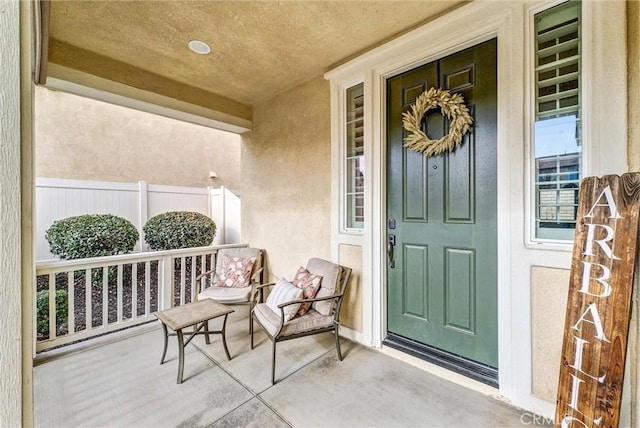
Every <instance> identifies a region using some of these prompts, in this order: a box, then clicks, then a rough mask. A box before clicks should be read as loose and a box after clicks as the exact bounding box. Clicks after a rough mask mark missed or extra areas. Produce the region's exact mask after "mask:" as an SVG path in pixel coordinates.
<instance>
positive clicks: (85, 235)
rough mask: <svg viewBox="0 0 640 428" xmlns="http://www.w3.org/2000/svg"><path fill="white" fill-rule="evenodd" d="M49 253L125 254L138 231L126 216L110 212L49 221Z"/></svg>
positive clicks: (82, 255)
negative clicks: (51, 222) (50, 222)
mask: <svg viewBox="0 0 640 428" xmlns="http://www.w3.org/2000/svg"><path fill="white" fill-rule="evenodd" d="M45 238H46V239H47V241H48V242H49V250H50V251H51V253H53V254H55V255H58V256H60V258H62V259H83V258H87V257H100V256H111V255H115V254H121V253H122V254H126V253H129V252H131V251H132V250H133V247H134V246H135V245H136V242H138V239H139V238H140V234H139V233H138V231H137V230H136V227H135V226H134V225H133V224H132V223H131V222H130V221H129V220H127V219H124V218H122V217H118V216H115V215H111V214H87V215H81V216H77V217H68V218H65V219H62V220H58V221H55V222H53V224H52V225H51V227H50V228H49V229H48V230H47V231H46V233H45Z"/></svg>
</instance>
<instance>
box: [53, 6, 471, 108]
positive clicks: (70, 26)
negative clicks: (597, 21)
mask: <svg viewBox="0 0 640 428" xmlns="http://www.w3.org/2000/svg"><path fill="white" fill-rule="evenodd" d="M462 3H464V1H459V0H437V1H426V0H422V1H391V0H387V1H61V0H54V1H52V3H51V13H50V29H49V52H48V56H49V58H48V59H49V64H50V65H51V64H55V65H57V66H63V67H64V69H65V70H69V69H70V70H74V71H81V72H83V73H86V74H88V75H90V76H97V77H100V78H102V79H106V80H108V81H112V82H118V83H121V84H124V85H126V86H128V87H133V88H137V89H142V90H144V91H148V92H151V93H156V94H160V95H163V96H167V97H170V98H173V99H177V100H180V101H186V102H188V103H191V104H195V105H199V106H202V107H205V108H208V109H211V110H217V111H219V112H223V113H225V114H230V115H232V116H234V117H242V118H244V119H248V120H250V119H251V118H250V116H251V105H253V104H255V103H258V102H261V101H264V100H268V99H270V98H271V97H272V96H274V95H275V94H277V93H279V92H281V91H284V90H286V89H289V88H291V87H295V86H296V85H298V84H300V83H302V82H304V81H307V80H309V79H311V78H313V77H317V76H319V75H321V74H322V73H324V72H325V71H327V70H329V69H331V68H332V67H333V66H335V65H338V64H340V63H342V62H345V61H346V60H348V59H350V58H352V57H354V56H356V55H358V54H359V53H361V52H364V51H366V50H369V49H371V48H372V47H375V46H377V45H380V44H381V43H383V42H385V41H387V40H389V39H391V38H393V37H395V36H397V35H399V34H401V33H404V32H406V31H408V30H410V29H412V28H415V27H416V26H418V25H421V24H423V23H424V22H426V21H429V20H431V19H433V18H434V17H436V16H439V15H441V14H443V13H446V12H448V11H450V10H452V9H453V8H456V7H458V6H459V5H461V4H462ZM192 39H199V40H202V41H204V42H206V43H208V44H209V45H210V46H211V50H212V52H211V54H210V55H198V54H195V53H193V52H191V51H190V50H189V49H188V47H187V43H188V42H189V41H190V40H192ZM58 68H59V67H58ZM49 70H50V72H49V75H53V76H54V77H55V74H56V71H55V70H56V67H55V66H53V67H49Z"/></svg>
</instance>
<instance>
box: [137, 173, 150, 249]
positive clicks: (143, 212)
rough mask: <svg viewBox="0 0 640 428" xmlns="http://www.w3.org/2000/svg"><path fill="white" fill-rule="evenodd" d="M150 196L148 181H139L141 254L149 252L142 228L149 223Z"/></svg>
mask: <svg viewBox="0 0 640 428" xmlns="http://www.w3.org/2000/svg"><path fill="white" fill-rule="evenodd" d="M148 197H149V194H148V189H147V182H146V181H138V225H137V226H138V233H139V234H140V252H141V253H144V252H145V251H147V243H146V242H145V240H144V231H143V230H142V228H143V227H144V225H145V223H146V222H147V220H148V219H147V217H148V216H149V213H148V209H147V200H148Z"/></svg>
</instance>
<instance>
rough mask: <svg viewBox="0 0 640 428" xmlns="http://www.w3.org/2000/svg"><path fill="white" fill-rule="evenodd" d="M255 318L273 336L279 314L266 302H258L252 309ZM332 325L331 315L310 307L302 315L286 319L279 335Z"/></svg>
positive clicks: (278, 320) (278, 321)
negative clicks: (289, 319)
mask: <svg viewBox="0 0 640 428" xmlns="http://www.w3.org/2000/svg"><path fill="white" fill-rule="evenodd" d="M253 311H254V314H255V316H256V319H257V320H258V321H259V322H260V324H262V326H263V327H264V328H265V329H266V330H267V332H268V333H269V334H270V335H271V336H273V335H275V334H276V332H277V331H278V328H279V327H280V315H279V314H276V313H275V312H273V311H272V310H271V308H269V307H268V306H267V305H266V303H259V304H257V305H256V307H255V309H254V310H253ZM332 325H333V316H330V315H322V314H320V313H318V312H317V311H315V310H313V309H311V310H310V311H309V312H307V313H306V314H305V315H304V316H302V317H297V318H294V319H292V320H291V321H288V322H286V323H285V324H284V327H282V331H281V332H280V336H289V335H292V334H296V333H302V332H305V331H309V330H315V329H318V328H322V327H330V326H332Z"/></svg>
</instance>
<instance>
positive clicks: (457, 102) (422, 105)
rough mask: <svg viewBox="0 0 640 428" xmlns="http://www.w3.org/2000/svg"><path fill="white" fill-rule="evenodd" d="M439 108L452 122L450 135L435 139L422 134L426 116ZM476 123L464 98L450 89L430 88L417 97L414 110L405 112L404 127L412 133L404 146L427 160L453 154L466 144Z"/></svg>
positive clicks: (405, 140)
mask: <svg viewBox="0 0 640 428" xmlns="http://www.w3.org/2000/svg"><path fill="white" fill-rule="evenodd" d="M438 107H439V108H440V111H441V112H442V115H443V116H446V117H447V119H449V122H450V125H449V133H447V134H446V135H445V136H444V137H442V138H439V139H437V140H432V139H431V138H429V136H428V135H427V134H426V133H425V132H423V131H422V129H421V124H422V119H423V118H424V115H425V114H426V113H427V112H428V111H430V110H433V109H436V108H438ZM472 123H473V118H472V117H471V115H470V114H469V109H468V108H467V106H466V105H465V104H464V98H463V97H462V95H460V94H452V93H451V92H449V91H447V90H446V89H439V88H430V89H429V90H427V91H425V92H423V93H422V94H421V95H420V96H419V97H418V98H416V101H415V103H414V104H413V105H412V106H411V110H410V111H407V112H404V113H402V125H403V127H404V129H406V130H407V132H408V135H407V136H406V137H405V138H404V147H406V148H408V149H410V150H413V151H416V152H419V153H422V154H424V155H425V156H427V157H430V156H437V155H439V154H442V153H444V152H446V151H449V152H452V151H454V150H455V149H456V148H457V147H459V146H460V145H461V144H462V137H463V136H464V134H466V133H467V132H469V128H470V127H471V124H472Z"/></svg>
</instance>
